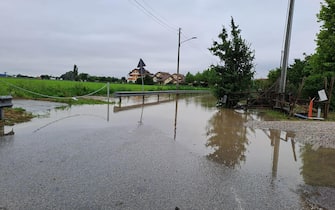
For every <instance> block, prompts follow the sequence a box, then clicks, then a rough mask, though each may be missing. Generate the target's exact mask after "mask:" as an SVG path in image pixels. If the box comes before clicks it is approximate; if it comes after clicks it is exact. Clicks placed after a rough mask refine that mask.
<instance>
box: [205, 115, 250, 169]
mask: <svg viewBox="0 0 335 210" xmlns="http://www.w3.org/2000/svg"><path fill="white" fill-rule="evenodd" d="M245 117H246V115H241V114H238V113H235V112H234V111H232V110H225V109H223V110H219V111H218V112H216V113H215V114H214V115H213V117H212V118H211V119H210V120H209V121H208V125H207V127H206V134H207V137H208V139H207V143H206V147H211V148H213V149H214V152H213V153H211V154H208V155H207V157H208V159H210V160H213V161H215V162H218V163H221V164H224V165H226V166H228V167H230V168H234V167H235V166H236V165H240V164H241V162H243V161H245V160H246V156H245V151H246V147H247V145H248V139H247V138H246V134H247V128H246V127H244V126H243V123H244V122H245Z"/></svg>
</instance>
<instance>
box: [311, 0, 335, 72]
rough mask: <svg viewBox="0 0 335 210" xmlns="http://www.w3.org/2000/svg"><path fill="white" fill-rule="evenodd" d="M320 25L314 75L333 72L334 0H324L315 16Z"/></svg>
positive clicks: (334, 58) (334, 55) (334, 70)
mask: <svg viewBox="0 0 335 210" xmlns="http://www.w3.org/2000/svg"><path fill="white" fill-rule="evenodd" d="M317 17H318V22H320V23H321V29H320V32H319V33H318V34H317V39H316V43H317V48H316V55H315V60H314V62H315V63H314V64H315V66H314V68H315V71H316V73H323V72H327V71H332V72H335V47H334V46H335V0H324V2H323V3H321V9H320V13H319V14H318V15H317Z"/></svg>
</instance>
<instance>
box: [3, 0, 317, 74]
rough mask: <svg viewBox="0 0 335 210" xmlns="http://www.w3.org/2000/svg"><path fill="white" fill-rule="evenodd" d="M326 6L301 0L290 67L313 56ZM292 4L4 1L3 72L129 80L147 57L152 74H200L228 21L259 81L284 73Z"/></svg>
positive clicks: (272, 0)
mask: <svg viewBox="0 0 335 210" xmlns="http://www.w3.org/2000/svg"><path fill="white" fill-rule="evenodd" d="M321 2H322V1H321V0H296V1H295V11H294V18H293V30H292V40H291V48H290V63H292V60H293V59H294V58H302V57H303V55H302V54H303V53H307V54H311V53H313V52H314V50H315V46H316V44H315V39H316V33H318V31H319V26H320V24H319V23H317V18H316V14H317V13H318V12H319V10H320V3H321ZM287 8H288V0H253V1H246V0H182V1H180V0H169V1H163V0H94V1H93V0H1V1H0V73H3V72H7V74H11V75H15V74H19V73H20V74H25V75H32V76H39V75H41V74H48V75H53V76H60V75H61V74H63V73H65V72H67V71H69V70H72V68H73V65H74V64H76V65H77V66H78V68H79V73H88V74H90V75H98V76H114V77H118V78H121V77H123V76H125V77H126V76H127V74H128V73H129V71H131V70H132V69H134V68H136V66H137V64H138V61H139V59H140V58H142V59H143V60H144V62H145V64H146V69H148V70H149V71H150V72H152V73H156V72H158V71H166V72H170V73H174V72H176V69H177V46H178V28H179V27H180V28H182V36H181V40H182V41H183V40H187V39H188V38H190V37H193V36H196V37H197V39H193V40H190V41H187V42H184V43H182V45H181V52H180V73H183V74H186V73H187V72H191V73H193V74H195V73H196V72H199V71H200V72H202V71H203V70H204V69H207V68H208V67H209V66H210V65H211V64H216V63H217V62H218V60H217V58H216V57H214V56H213V55H212V54H211V53H210V52H209V51H208V48H209V47H211V46H212V44H213V41H214V40H218V38H217V36H218V34H219V33H220V32H221V30H222V26H225V27H226V28H227V29H228V30H229V31H230V27H229V25H230V19H231V17H233V18H234V20H235V23H236V24H237V25H239V27H240V29H241V30H242V33H241V35H242V38H244V39H245V40H246V41H247V42H248V43H250V44H251V49H252V50H255V64H256V68H255V70H256V75H255V76H256V78H260V77H266V76H267V73H268V71H269V70H270V69H274V68H276V67H279V66H280V58H281V51H282V48H283V47H282V46H283V36H284V29H285V24H286V16H287Z"/></svg>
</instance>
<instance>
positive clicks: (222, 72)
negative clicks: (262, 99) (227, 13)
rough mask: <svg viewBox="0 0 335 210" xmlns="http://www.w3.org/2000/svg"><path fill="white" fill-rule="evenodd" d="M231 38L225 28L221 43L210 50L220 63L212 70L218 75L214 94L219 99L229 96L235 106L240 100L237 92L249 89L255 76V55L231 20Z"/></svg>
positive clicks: (221, 35)
mask: <svg viewBox="0 0 335 210" xmlns="http://www.w3.org/2000/svg"><path fill="white" fill-rule="evenodd" d="M230 27H231V31H230V36H229V35H228V32H227V30H226V28H225V27H224V26H223V28H222V31H221V33H220V34H219V35H218V38H219V41H214V42H213V46H212V47H211V48H209V50H210V51H211V52H212V54H213V55H215V56H218V57H219V59H220V61H221V62H220V63H219V64H217V65H212V66H211V68H212V69H214V70H215V72H216V74H217V80H216V86H215V89H214V93H215V95H216V97H217V98H218V99H220V98H222V97H223V96H224V95H227V96H228V100H229V101H230V102H229V105H234V103H237V102H238V100H239V97H238V96H237V95H236V94H233V93H236V92H240V91H244V90H246V89H248V88H249V85H250V84H251V82H252V78H253V76H254V73H255V71H254V64H253V60H254V58H255V55H254V54H255V53H254V51H253V50H251V49H250V44H248V43H247V42H246V40H244V39H242V37H241V30H240V29H239V27H238V25H236V24H235V22H234V19H233V18H231V24H230Z"/></svg>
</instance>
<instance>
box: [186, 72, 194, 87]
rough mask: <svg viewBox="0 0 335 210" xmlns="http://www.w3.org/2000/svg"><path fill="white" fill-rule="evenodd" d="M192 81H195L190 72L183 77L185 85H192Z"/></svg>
mask: <svg viewBox="0 0 335 210" xmlns="http://www.w3.org/2000/svg"><path fill="white" fill-rule="evenodd" d="M194 81H195V77H194V75H193V74H191V73H190V72H187V74H186V75H185V82H186V84H190V83H193V82H194Z"/></svg>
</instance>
